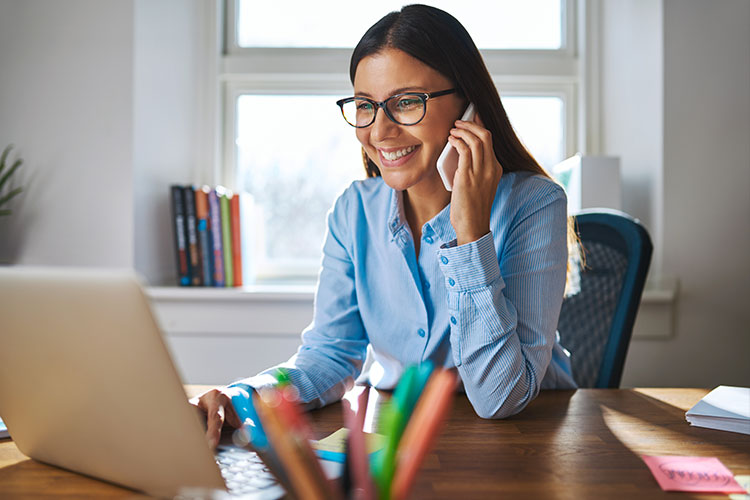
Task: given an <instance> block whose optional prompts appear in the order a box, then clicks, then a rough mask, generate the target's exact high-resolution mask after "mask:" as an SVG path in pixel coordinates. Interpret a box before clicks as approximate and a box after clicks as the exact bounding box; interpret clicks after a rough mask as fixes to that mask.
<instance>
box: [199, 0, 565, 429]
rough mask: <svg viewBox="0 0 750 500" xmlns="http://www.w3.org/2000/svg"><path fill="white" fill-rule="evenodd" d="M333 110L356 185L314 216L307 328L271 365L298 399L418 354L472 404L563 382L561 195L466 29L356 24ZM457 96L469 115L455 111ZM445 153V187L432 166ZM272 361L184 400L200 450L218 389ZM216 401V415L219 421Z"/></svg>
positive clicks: (515, 400)
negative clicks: (324, 225) (315, 278)
mask: <svg viewBox="0 0 750 500" xmlns="http://www.w3.org/2000/svg"><path fill="white" fill-rule="evenodd" d="M350 77H351V80H352V84H353V85H354V94H355V96H356V97H353V98H349V99H342V100H341V101H339V105H340V106H341V107H342V112H343V114H344V117H345V118H346V119H347V121H349V122H350V124H351V125H354V126H355V127H357V128H356V135H357V139H358V140H359V141H360V143H361V144H362V150H363V157H364V159H365V163H366V169H367V172H368V177H369V178H368V179H366V180H364V181H358V182H354V183H353V184H352V185H351V186H350V187H349V188H348V189H347V190H346V191H345V192H344V193H343V194H342V195H341V196H340V197H339V199H338V200H337V201H336V204H335V205H334V208H333V210H332V211H331V213H330V214H329V216H328V234H327V237H326V241H325V245H324V248H323V254H324V255H323V262H322V269H321V272H320V276H319V282H318V290H317V292H316V300H315V313H314V318H313V321H312V323H311V325H310V326H309V327H308V328H307V329H306V330H305V332H304V333H303V334H302V340H303V343H302V346H301V347H300V348H299V350H298V352H297V354H296V355H295V356H293V357H292V358H291V359H290V360H289V361H288V362H287V363H284V364H283V365H282V366H285V367H286V368H287V369H288V371H289V376H290V379H291V381H292V382H293V383H294V384H295V385H296V386H297V388H298V389H299V392H300V397H301V399H302V401H303V402H304V403H306V404H307V406H308V407H319V406H323V405H325V404H327V403H330V402H333V401H336V400H338V399H340V398H341V396H342V395H343V394H344V392H345V391H346V390H347V389H349V388H350V387H351V386H352V385H353V383H354V381H355V379H356V378H357V377H358V376H359V375H360V372H361V370H362V368H363V363H364V361H365V357H366V356H365V355H366V353H367V352H368V351H369V352H370V354H371V356H370V358H371V361H372V364H371V366H369V369H368V372H367V373H366V374H365V376H367V377H368V379H369V380H368V381H369V383H371V384H372V385H374V386H375V387H379V388H392V387H393V386H394V385H395V384H396V382H397V381H398V378H399V376H400V375H401V373H402V371H403V369H404V368H405V367H406V366H408V365H410V364H414V363H419V362H421V361H424V360H426V359H430V360H432V361H433V362H434V363H435V365H436V366H445V367H453V366H455V367H457V369H458V373H459V375H460V378H461V381H462V385H463V390H464V391H465V392H466V394H467V396H468V398H469V400H470V401H471V403H472V405H473V407H474V409H475V410H476V412H477V414H478V415H479V416H480V417H483V418H502V417H505V416H509V415H512V414H515V413H517V412H519V411H520V410H522V409H523V408H524V407H525V406H526V404H528V403H529V402H530V401H531V400H532V399H533V398H534V397H535V396H536V395H537V393H538V391H539V389H540V388H572V387H575V383H574V382H573V380H572V378H571V376H570V364H569V361H568V358H567V356H566V354H565V352H564V350H563V349H562V348H561V347H560V345H559V344H558V343H557V342H556V338H555V337H556V332H555V329H556V326H557V320H558V315H559V311H560V306H561V303H562V299H563V293H564V289H565V280H566V267H567V258H568V251H567V232H568V224H567V216H566V199H565V194H564V192H563V190H562V189H561V188H560V187H559V186H558V185H557V184H556V183H555V182H553V181H552V180H551V179H550V178H549V176H548V175H547V174H546V173H545V172H544V170H543V169H542V168H541V167H540V166H539V164H538V163H537V162H536V161H535V160H534V159H533V158H532V157H531V155H530V154H529V153H528V152H527V151H526V149H525V148H524V147H523V145H522V144H521V143H520V141H519V140H518V138H517V137H516V135H515V133H514V132H513V129H512V127H511V125H510V123H509V121H508V118H507V116H506V114H505V110H504V109H503V106H502V104H501V102H500V97H499V95H498V93H497V90H496V88H495V86H494V84H493V82H492V80H491V78H490V75H489V73H488V71H487V69H486V67H485V65H484V62H483V60H482V58H481V55H480V54H479V51H478V50H477V48H476V46H475V45H474V43H473V41H472V40H471V37H470V36H469V34H468V33H467V32H466V30H465V29H464V28H463V26H461V24H460V23H459V22H458V21H457V20H456V19H454V18H453V17H452V16H451V15H449V14H447V13H446V12H443V11H441V10H439V9H436V8H433V7H427V6H424V5H410V6H406V7H404V8H403V9H402V10H401V11H400V12H392V13H390V14H388V15H386V16H385V17H384V18H382V19H381V20H380V21H378V22H377V23H376V24H375V25H374V26H372V27H371V28H370V29H369V30H368V31H367V33H365V35H364V37H363V38H362V40H361V41H360V42H359V44H358V45H357V47H356V48H355V49H354V53H353V55H352V59H351V66H350ZM469 102H472V103H474V105H475V108H476V110H477V113H478V114H477V116H476V118H475V120H474V121H460V120H458V118H459V117H460V116H461V115H462V114H463V112H464V110H465V109H466V107H467V105H468V104H469ZM446 138H447V140H448V142H449V143H450V144H451V145H452V146H453V147H455V148H456V150H457V151H458V154H459V163H458V170H457V172H456V174H455V177H454V179H453V190H452V191H447V190H446V188H445V187H444V185H443V183H442V181H441V179H440V176H439V174H438V171H437V169H436V161H437V159H438V157H439V156H440V153H441V151H442V150H443V148H444V146H445V144H446ZM271 373H272V370H269V371H267V372H264V373H262V374H260V375H258V376H255V377H251V378H249V379H245V380H243V381H240V382H239V383H236V384H233V385H232V386H230V387H226V388H218V389H213V390H211V391H209V392H207V393H205V394H203V395H201V396H199V397H198V398H195V399H194V400H193V403H194V404H196V405H197V406H198V407H199V408H201V409H203V410H204V411H205V412H206V413H207V418H208V437H209V441H211V443H212V444H215V443H216V442H217V441H218V438H219V431H220V429H221V427H222V425H223V423H224V419H225V417H226V421H227V423H228V424H230V425H232V426H235V427H236V426H238V425H239V421H238V420H237V417H236V415H234V413H233V411H232V409H231V405H230V404H229V398H230V397H231V395H232V394H233V393H234V391H238V390H239V389H238V388H237V387H236V386H237V385H239V386H240V387H242V386H243V385H244V386H245V388H248V387H247V386H249V388H256V389H257V388H259V387H261V386H264V385H268V384H273V383H274V382H275V381H274V379H273V377H272V376H271ZM225 410H226V415H225Z"/></svg>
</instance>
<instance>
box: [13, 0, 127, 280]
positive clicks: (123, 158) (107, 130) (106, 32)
mask: <svg viewBox="0 0 750 500" xmlns="http://www.w3.org/2000/svg"><path fill="white" fill-rule="evenodd" d="M132 58H133V5H132V2H123V1H118V0H106V1H92V0H67V1H65V2H51V1H44V0H24V1H22V2H19V1H14V0H2V1H0V147H4V146H5V145H6V144H8V143H14V144H15V145H16V147H17V152H18V153H19V154H20V155H21V156H22V157H23V159H24V160H25V165H24V166H23V167H22V169H21V170H20V171H19V172H22V174H23V175H22V177H23V178H22V181H23V184H24V186H25V187H26V190H25V192H24V193H23V195H22V196H21V197H20V199H19V198H18V197H17V198H16V200H18V201H19V203H16V204H15V208H16V213H15V214H14V216H13V217H12V218H0V262H2V261H6V262H7V261H10V262H16V263H19V264H61V265H80V266H115V267H130V266H132V265H133V217H132V207H133V181H132V168H131V165H132V161H133V153H132V131H133V118H132V116H133V87H132V79H133V67H132V62H131V61H132Z"/></svg>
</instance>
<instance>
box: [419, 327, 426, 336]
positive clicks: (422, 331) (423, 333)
mask: <svg viewBox="0 0 750 500" xmlns="http://www.w3.org/2000/svg"><path fill="white" fill-rule="evenodd" d="M417 335H419V336H420V337H424V336H425V331H424V330H423V329H422V328H420V329H419V330H417Z"/></svg>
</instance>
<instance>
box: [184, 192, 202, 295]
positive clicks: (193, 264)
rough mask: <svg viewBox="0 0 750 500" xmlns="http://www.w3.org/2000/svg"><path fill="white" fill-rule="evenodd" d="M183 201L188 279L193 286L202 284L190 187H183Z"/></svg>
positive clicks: (193, 202)
mask: <svg viewBox="0 0 750 500" xmlns="http://www.w3.org/2000/svg"><path fill="white" fill-rule="evenodd" d="M182 194H183V199H184V201H185V233H186V234H187V250H188V257H189V259H188V260H189V262H190V278H191V284H192V285H193V286H201V285H202V284H203V279H202V274H203V273H201V265H200V255H198V231H197V226H196V219H195V194H194V191H193V187H192V186H185V187H184V188H183V190H182Z"/></svg>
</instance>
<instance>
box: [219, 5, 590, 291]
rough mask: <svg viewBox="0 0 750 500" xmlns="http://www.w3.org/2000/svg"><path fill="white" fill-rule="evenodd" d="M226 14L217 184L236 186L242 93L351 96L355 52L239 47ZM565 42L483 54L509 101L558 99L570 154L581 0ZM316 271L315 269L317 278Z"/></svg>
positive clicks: (270, 276) (232, 15) (276, 273)
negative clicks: (550, 46) (351, 64)
mask: <svg viewBox="0 0 750 500" xmlns="http://www.w3.org/2000/svg"><path fill="white" fill-rule="evenodd" d="M218 1H219V3H220V6H221V8H222V9H223V12H222V13H220V15H219V17H220V22H219V23H218V26H217V28H218V29H219V30H220V34H219V36H218V37H217V39H218V40H221V44H222V45H223V47H222V48H221V50H220V57H219V60H218V61H217V65H216V66H217V79H216V80H217V86H216V87H217V89H218V94H219V95H218V98H217V100H218V103H219V110H218V111H219V120H220V123H221V130H220V133H219V139H218V143H219V144H217V146H218V147H217V149H218V151H217V155H216V157H217V163H218V164H217V166H216V168H215V174H216V180H217V181H218V183H220V184H224V185H227V186H235V181H236V172H235V170H236V167H237V165H236V163H237V151H236V147H235V138H236V136H237V98H238V97H239V96H241V95H283V94H300V95H330V96H331V106H333V105H334V102H335V100H336V99H338V98H341V97H346V96H348V95H350V94H351V92H352V88H351V82H350V81H349V74H348V70H349V60H350V57H351V53H352V51H353V47H352V48H347V49H342V48H298V47H295V48H279V47H272V48H261V47H240V46H239V45H238V43H237V33H236V19H237V12H238V9H239V0H223V1H222V0H218ZM560 1H561V3H562V4H563V7H562V9H561V12H562V17H563V19H562V29H561V35H562V43H561V45H562V46H561V48H560V49H525V50H519V49H512V50H511V49H492V50H481V51H480V52H481V53H482V57H483V58H484V61H485V64H486V65H487V68H488V70H489V72H490V75H491V76H492V79H493V81H494V83H495V85H496V86H497V88H498V89H499V91H500V94H501V96H502V97H510V96H524V97H535V96H539V97H557V98H560V99H561V100H562V106H563V113H564V116H565V119H564V123H565V129H564V130H563V140H564V149H565V151H564V156H565V158H567V157H570V156H572V155H573V154H575V153H576V152H577V151H578V149H579V147H578V146H579V144H580V140H581V138H583V137H584V136H585V134H584V131H583V130H582V129H581V128H582V125H583V124H584V120H583V118H582V113H583V111H584V110H583V108H582V106H581V104H582V103H581V102H580V101H581V98H580V96H581V90H582V86H583V84H584V83H585V82H582V80H581V75H582V72H581V61H580V50H579V36H578V31H579V30H580V29H583V28H585V26H580V24H581V20H580V19H579V17H580V16H579V12H580V7H581V6H580V5H579V2H580V0H560ZM257 271H258V278H259V279H260V280H277V279H282V280H283V279H298V280H299V279H301V278H300V274H304V275H307V273H305V272H301V269H300V268H297V267H295V266H290V265H289V263H288V262H285V263H281V262H280V263H279V265H270V266H268V267H266V268H264V269H258V270H257ZM316 273H317V269H315V270H314V272H311V275H310V279H314V277H315V274H316Z"/></svg>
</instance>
